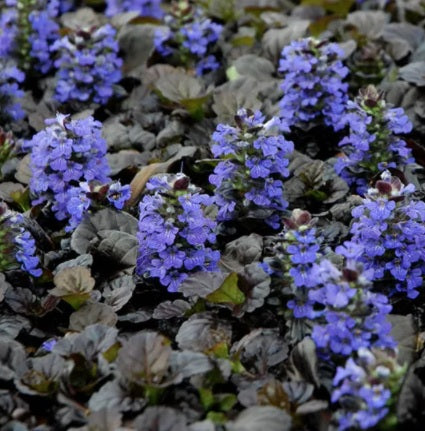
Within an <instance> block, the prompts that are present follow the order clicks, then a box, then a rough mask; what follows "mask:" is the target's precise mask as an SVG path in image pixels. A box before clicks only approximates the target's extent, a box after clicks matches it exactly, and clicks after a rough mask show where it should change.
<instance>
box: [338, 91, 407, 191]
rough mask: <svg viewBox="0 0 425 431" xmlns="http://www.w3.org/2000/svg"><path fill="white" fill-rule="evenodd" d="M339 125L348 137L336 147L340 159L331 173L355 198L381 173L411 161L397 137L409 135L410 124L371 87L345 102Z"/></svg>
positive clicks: (404, 145) (405, 148) (404, 146)
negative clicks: (349, 187) (353, 189)
mask: <svg viewBox="0 0 425 431" xmlns="http://www.w3.org/2000/svg"><path fill="white" fill-rule="evenodd" d="M341 124H342V125H343V126H346V127H347V130H348V135H347V136H346V137H344V138H343V139H342V141H341V142H340V143H339V146H340V147H341V148H342V150H343V151H344V156H343V157H339V158H338V159H337V162H336V164H335V170H336V172H337V173H338V174H339V175H340V176H341V177H342V178H344V179H345V180H346V181H347V182H348V184H350V185H354V186H355V187H356V189H357V192H358V193H359V194H364V193H365V192H366V190H367V183H368V180H370V179H371V178H372V177H374V176H375V175H377V174H378V173H379V172H381V171H382V170H383V169H385V168H396V167H403V166H404V165H406V164H408V163H412V162H413V161H414V159H413V158H412V157H411V150H410V149H409V148H408V147H407V146H406V142H405V141H404V140H403V139H401V138H400V137H399V136H397V135H400V134H404V133H409V132H410V131H411V130H412V123H411V122H410V120H409V118H408V117H407V115H406V114H405V113H404V110H403V108H391V107H390V106H388V105H387V104H386V103H385V100H384V99H383V93H381V92H379V91H378V90H377V89H376V88H375V87H374V86H373V85H369V86H367V87H366V88H364V89H361V90H360V91H359V95H358V97H356V99H355V100H354V101H348V102H347V109H346V111H345V113H344V115H343V116H342V118H341Z"/></svg>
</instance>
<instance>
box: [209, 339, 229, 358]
mask: <svg viewBox="0 0 425 431" xmlns="http://www.w3.org/2000/svg"><path fill="white" fill-rule="evenodd" d="M210 351H211V352H212V353H213V354H214V356H215V357H216V358H222V359H227V358H228V357H229V347H228V346H227V343H226V342H225V341H222V342H221V343H218V344H216V345H215V346H214V347H213V348H212V349H210Z"/></svg>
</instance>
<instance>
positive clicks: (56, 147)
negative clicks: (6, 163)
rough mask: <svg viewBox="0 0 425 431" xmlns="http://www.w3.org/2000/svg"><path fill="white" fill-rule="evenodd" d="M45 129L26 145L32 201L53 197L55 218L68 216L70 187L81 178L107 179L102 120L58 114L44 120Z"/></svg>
mask: <svg viewBox="0 0 425 431" xmlns="http://www.w3.org/2000/svg"><path fill="white" fill-rule="evenodd" d="M46 123H47V124H48V125H49V127H47V128H46V129H45V130H42V131H40V132H39V133H37V134H36V135H34V136H33V138H32V140H31V141H28V142H27V143H26V147H27V148H29V149H30V150H31V163H30V166H31V171H32V177H31V182H30V191H31V193H32V194H33V195H34V196H35V197H36V199H35V200H34V201H33V204H40V203H43V202H48V201H52V203H53V205H52V210H53V211H54V213H55V216H56V218H57V219H58V220H64V219H66V218H69V217H70V214H72V213H70V211H69V209H68V204H69V200H70V197H71V196H70V190H71V189H72V188H73V187H77V186H78V184H79V182H82V181H98V182H100V183H102V184H103V183H106V182H109V178H108V173H109V167H108V163H107V160H106V142H105V140H104V139H103V138H102V136H101V123H99V122H98V121H95V120H94V119H93V117H87V118H84V119H81V120H74V121H72V120H70V119H69V118H68V116H67V115H62V114H58V115H57V116H56V119H50V120H46Z"/></svg>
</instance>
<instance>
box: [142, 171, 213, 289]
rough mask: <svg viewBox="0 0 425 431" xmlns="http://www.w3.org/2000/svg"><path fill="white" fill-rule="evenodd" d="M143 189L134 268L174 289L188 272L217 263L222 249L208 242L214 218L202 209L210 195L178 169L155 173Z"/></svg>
mask: <svg viewBox="0 0 425 431" xmlns="http://www.w3.org/2000/svg"><path fill="white" fill-rule="evenodd" d="M181 184H183V186H181ZM146 189H147V191H148V193H147V194H146V195H145V196H144V197H143V199H142V200H141V202H140V204H139V210H140V217H139V232H138V239H139V255H138V258H137V269H136V272H137V274H139V275H140V276H145V277H147V278H158V279H159V282H160V283H161V284H162V285H163V286H166V287H167V289H168V291H170V292H176V291H177V289H178V286H179V285H180V283H181V282H182V281H183V280H184V279H185V278H186V277H187V276H188V274H189V273H191V272H196V271H214V270H216V269H217V262H218V260H219V259H220V253H219V252H218V251H216V250H213V248H212V247H211V246H213V244H214V243H215V240H216V237H215V232H214V231H215V229H216V225H217V224H216V222H215V221H214V220H212V219H210V218H209V217H206V215H205V208H206V207H207V206H209V205H211V204H212V203H213V198H212V197H211V196H208V195H205V194H201V193H199V191H198V190H197V189H196V187H194V186H191V185H190V184H189V181H188V178H187V177H186V176H184V175H182V174H177V176H173V175H167V174H165V175H159V176H154V177H152V178H151V179H150V180H149V182H148V183H147V187H146Z"/></svg>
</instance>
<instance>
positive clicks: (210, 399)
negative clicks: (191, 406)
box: [199, 388, 215, 411]
mask: <svg viewBox="0 0 425 431" xmlns="http://www.w3.org/2000/svg"><path fill="white" fill-rule="evenodd" d="M199 398H200V399H201V404H202V407H203V408H204V409H205V410H207V411H208V410H209V409H210V408H211V407H212V406H213V405H214V403H215V400H214V394H213V393H212V390H211V389H209V388H199Z"/></svg>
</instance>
